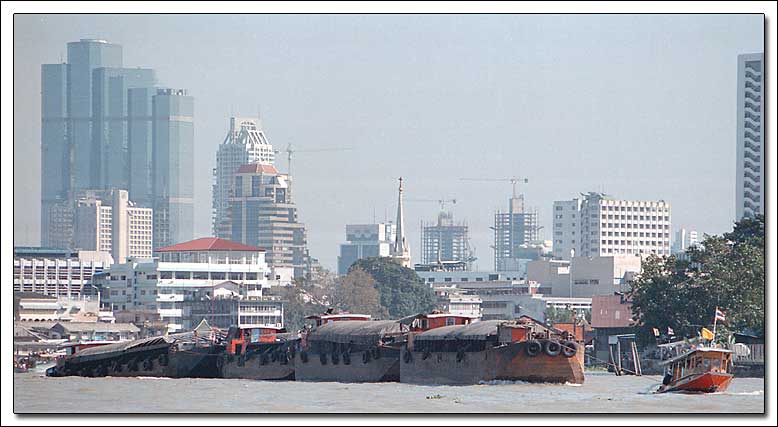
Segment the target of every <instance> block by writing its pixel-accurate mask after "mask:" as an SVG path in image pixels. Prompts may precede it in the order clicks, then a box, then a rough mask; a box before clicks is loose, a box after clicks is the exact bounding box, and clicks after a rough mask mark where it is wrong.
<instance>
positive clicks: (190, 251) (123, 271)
mask: <svg viewBox="0 0 778 427" xmlns="http://www.w3.org/2000/svg"><path fill="white" fill-rule="evenodd" d="M154 255H155V257H154V258H153V259H145V260H143V259H131V260H129V261H128V262H126V263H122V264H114V265H112V266H111V268H110V269H109V270H107V271H105V272H104V273H103V274H102V275H101V276H100V277H99V280H97V283H98V284H99V286H100V287H101V289H102V298H103V303H104V304H106V305H108V306H110V307H111V309H112V310H113V312H114V315H115V316H116V318H117V320H120V321H129V322H133V323H143V322H144V321H145V320H149V321H154V320H156V319H159V320H161V321H162V322H163V323H164V324H165V325H167V330H168V331H169V332H176V331H181V330H183V329H184V323H185V319H191V313H192V308H191V303H192V302H194V301H196V300H197V298H199V297H200V296H202V297H203V298H204V297H205V296H206V295H208V296H209V297H210V298H215V297H217V296H218V292H214V290H215V289H220V288H226V287H227V286H226V285H222V284H224V283H225V282H232V283H234V288H235V289H238V293H239V294H240V295H241V296H242V297H243V298H246V299H253V300H257V301H261V300H262V299H263V297H264V295H263V291H264V290H265V289H267V288H268V287H269V285H268V278H267V276H268V275H269V274H270V268H269V267H268V265H267V263H266V262H265V250H264V249H260V248H258V247H255V246H248V245H244V244H241V243H237V242H231V241H227V240H224V239H218V238H214V237H209V238H202V239H196V240H192V241H189V242H184V243H180V244H177V245H174V246H170V247H165V248H160V249H157V250H155V252H154ZM276 323H277V322H275V320H274V321H273V325H275V324H276Z"/></svg>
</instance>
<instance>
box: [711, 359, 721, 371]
mask: <svg viewBox="0 0 778 427" xmlns="http://www.w3.org/2000/svg"><path fill="white" fill-rule="evenodd" d="M712 366H713V369H715V370H719V369H721V360H719V359H713V363H712Z"/></svg>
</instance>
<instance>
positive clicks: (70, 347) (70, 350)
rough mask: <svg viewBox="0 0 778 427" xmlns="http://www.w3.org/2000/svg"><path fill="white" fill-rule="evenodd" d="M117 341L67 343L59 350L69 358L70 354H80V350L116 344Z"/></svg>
mask: <svg viewBox="0 0 778 427" xmlns="http://www.w3.org/2000/svg"><path fill="white" fill-rule="evenodd" d="M116 343H117V341H79V342H67V343H64V344H61V345H60V346H59V348H63V349H65V355H66V356H70V355H71V354H76V353H78V352H80V351H81V350H84V349H87V348H91V347H100V346H103V345H108V344H116Z"/></svg>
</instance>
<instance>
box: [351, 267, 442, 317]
mask: <svg viewBox="0 0 778 427" xmlns="http://www.w3.org/2000/svg"><path fill="white" fill-rule="evenodd" d="M355 269H360V270H363V271H365V272H366V273H367V274H369V275H370V276H372V277H373V279H374V280H375V287H376V289H377V290H378V294H379V300H380V303H381V306H382V307H383V308H384V309H385V310H386V314H387V315H388V317H389V318H392V319H397V318H400V317H405V316H410V315H412V314H416V313H424V312H430V311H432V310H433V309H434V308H435V305H436V297H435V292H433V291H432V289H431V288H430V287H429V286H427V285H426V284H424V282H423V281H422V280H421V278H419V276H418V275H417V274H416V272H415V271H413V270H411V269H410V268H407V267H403V266H401V265H400V264H398V263H397V262H395V261H394V260H392V259H391V258H387V257H374V258H363V259H360V260H358V261H357V262H355V263H354V264H352V265H351V267H350V268H349V272H351V271H353V270H355Z"/></svg>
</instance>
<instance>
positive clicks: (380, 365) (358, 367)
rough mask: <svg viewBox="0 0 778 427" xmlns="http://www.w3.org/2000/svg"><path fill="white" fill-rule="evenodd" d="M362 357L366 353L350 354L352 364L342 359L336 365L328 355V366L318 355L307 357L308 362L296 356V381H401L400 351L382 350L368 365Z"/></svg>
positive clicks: (298, 355)
mask: <svg viewBox="0 0 778 427" xmlns="http://www.w3.org/2000/svg"><path fill="white" fill-rule="evenodd" d="M362 355H363V352H355V353H351V360H350V363H349V364H346V363H344V360H342V357H340V358H339V359H338V363H337V364H334V363H332V359H331V357H329V355H328V356H327V362H326V364H322V362H321V359H320V355H319V354H316V353H312V354H308V357H307V362H303V361H302V359H301V357H303V356H302V355H301V354H297V355H296V356H295V358H294V366H295V379H296V380H297V381H333V382H344V383H360V382H397V381H400V349H397V348H388V347H382V348H381V352H380V356H379V357H378V358H377V359H376V358H371V359H370V360H369V361H368V362H367V363H365V362H364V361H363V356H362Z"/></svg>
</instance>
